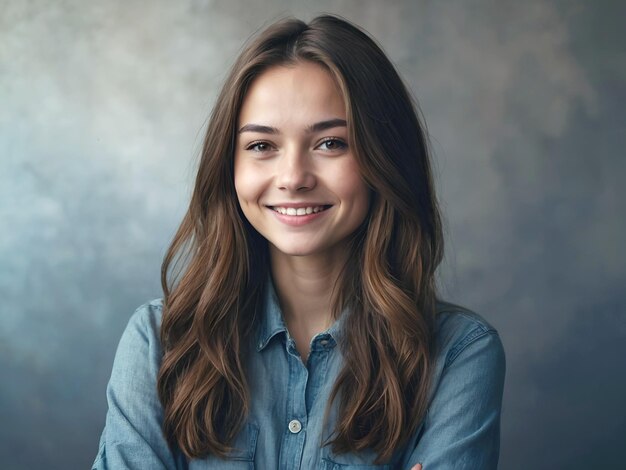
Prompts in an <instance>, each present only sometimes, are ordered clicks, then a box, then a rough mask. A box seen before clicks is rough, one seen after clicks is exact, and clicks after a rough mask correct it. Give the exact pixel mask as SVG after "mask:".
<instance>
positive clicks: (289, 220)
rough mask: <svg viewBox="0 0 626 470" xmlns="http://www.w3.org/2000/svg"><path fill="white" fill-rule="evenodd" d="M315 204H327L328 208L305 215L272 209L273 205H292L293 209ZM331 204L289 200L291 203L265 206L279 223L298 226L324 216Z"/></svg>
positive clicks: (275, 205) (314, 205) (276, 205)
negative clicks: (282, 212)
mask: <svg viewBox="0 0 626 470" xmlns="http://www.w3.org/2000/svg"><path fill="white" fill-rule="evenodd" d="M316 206H328V208H327V209H325V210H323V211H320V212H314V213H312V214H306V215H287V214H281V213H280V212H276V211H275V210H274V209H272V208H273V207H293V208H294V209H298V208H300V207H316ZM332 206H333V205H332V204H319V203H311V202H306V203H300V202H291V203H285V204H272V205H266V208H267V210H268V211H270V212H271V213H272V214H273V215H274V217H276V218H277V219H278V220H279V221H280V222H281V223H283V224H285V225H289V226H291V227H300V226H303V225H307V224H310V223H311V222H314V221H316V220H318V219H320V218H322V217H324V215H325V214H326V213H327V212H328V211H329V210H330V209H331V208H332Z"/></svg>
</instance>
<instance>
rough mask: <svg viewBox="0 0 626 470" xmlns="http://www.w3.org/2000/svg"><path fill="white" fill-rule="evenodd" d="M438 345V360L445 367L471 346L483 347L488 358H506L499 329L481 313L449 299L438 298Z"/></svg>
mask: <svg viewBox="0 0 626 470" xmlns="http://www.w3.org/2000/svg"><path fill="white" fill-rule="evenodd" d="M435 345H436V360H437V362H438V363H439V365H440V366H443V367H444V368H445V367H447V366H450V365H451V364H452V363H454V362H455V361H456V360H457V358H458V357H459V355H461V354H463V352H464V351H466V350H467V349H470V350H476V349H480V350H481V351H482V355H480V356H484V358H485V359H487V358H488V357H489V358H490V359H492V360H494V359H495V360H497V361H499V362H502V363H503V362H504V348H503V346H502V341H501V340H500V336H499V334H498V331H497V330H496V329H495V328H494V327H493V326H492V325H491V324H489V323H488V322H487V320H485V319H484V318H483V317H482V316H480V315H479V314H478V313H476V312H473V311H472V310H469V309H467V308H465V307H462V306H460V305H455V304H452V303H449V302H444V301H439V302H437V321H436V327H435ZM479 359H480V357H479V358H477V360H479Z"/></svg>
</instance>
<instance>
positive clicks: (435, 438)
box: [407, 328, 505, 470]
mask: <svg viewBox="0 0 626 470" xmlns="http://www.w3.org/2000/svg"><path fill="white" fill-rule="evenodd" d="M504 375H505V357H504V349H503V347H502V343H501V341H500V338H499V337H498V334H497V332H496V331H495V330H493V329H487V330H486V329H482V328H479V329H476V330H474V331H473V332H471V333H470V334H469V335H467V336H466V338H465V339H464V340H463V341H462V342H461V343H460V344H458V345H457V346H456V347H455V348H452V349H451V350H450V352H449V353H448V355H447V357H446V362H445V366H444V369H443V371H442V374H441V376H440V377H441V378H440V380H439V383H438V384H437V388H436V390H435V392H434V397H433V399H432V401H431V404H430V407H429V409H428V411H427V415H426V417H425V419H424V422H423V427H422V430H421V435H420V437H419V441H418V443H417V445H416V447H415V449H414V451H413V453H412V454H411V457H410V458H409V460H408V465H407V469H409V468H411V466H412V465H415V464H416V463H418V462H419V463H422V465H423V468H424V470H435V469H437V470H442V469H443V470H445V469H471V470H475V469H481V470H490V469H495V468H497V466H498V456H499V450H500V411H501V407H502V392H503V387H504Z"/></svg>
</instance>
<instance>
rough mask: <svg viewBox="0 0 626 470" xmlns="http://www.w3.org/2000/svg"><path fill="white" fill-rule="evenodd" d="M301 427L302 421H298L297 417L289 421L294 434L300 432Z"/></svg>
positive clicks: (290, 429)
mask: <svg viewBox="0 0 626 470" xmlns="http://www.w3.org/2000/svg"><path fill="white" fill-rule="evenodd" d="M301 429H302V424H300V421H298V420H297V419H292V420H291V421H289V431H291V432H292V433H293V434H298V433H299V432H300V430H301Z"/></svg>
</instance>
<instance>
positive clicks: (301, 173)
mask: <svg viewBox="0 0 626 470" xmlns="http://www.w3.org/2000/svg"><path fill="white" fill-rule="evenodd" d="M315 184H316V178H315V174H314V172H313V171H312V168H311V161H310V158H309V155H308V152H307V151H306V150H301V149H297V148H292V149H288V150H286V151H285V153H284V155H283V158H279V159H277V169H276V186H277V187H278V189H281V190H283V191H293V192H302V191H310V190H311V189H313V188H314V187H315Z"/></svg>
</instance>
